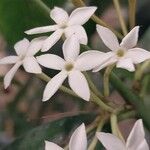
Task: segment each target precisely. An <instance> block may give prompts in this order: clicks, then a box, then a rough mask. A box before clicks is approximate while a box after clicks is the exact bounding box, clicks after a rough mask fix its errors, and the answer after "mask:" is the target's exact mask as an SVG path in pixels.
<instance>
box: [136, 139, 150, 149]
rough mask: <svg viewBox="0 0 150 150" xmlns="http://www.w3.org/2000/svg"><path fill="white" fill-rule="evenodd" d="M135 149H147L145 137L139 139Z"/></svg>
mask: <svg viewBox="0 0 150 150" xmlns="http://www.w3.org/2000/svg"><path fill="white" fill-rule="evenodd" d="M136 150H149V146H148V143H147V141H146V140H145V139H144V140H143V141H141V142H140V144H139V145H138V147H137V149H136Z"/></svg>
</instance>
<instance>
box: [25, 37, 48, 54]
mask: <svg viewBox="0 0 150 150" xmlns="http://www.w3.org/2000/svg"><path fill="white" fill-rule="evenodd" d="M46 38H47V37H46V36H43V37H39V38H35V39H33V40H32V41H31V42H30V45H29V47H28V52H27V56H33V55H35V54H36V53H37V52H38V51H40V49H41V48H42V45H43V42H44V41H45V40H46Z"/></svg>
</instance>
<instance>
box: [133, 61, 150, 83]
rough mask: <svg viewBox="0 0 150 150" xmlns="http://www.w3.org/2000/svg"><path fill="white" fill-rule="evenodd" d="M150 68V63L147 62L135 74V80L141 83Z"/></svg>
mask: <svg viewBox="0 0 150 150" xmlns="http://www.w3.org/2000/svg"><path fill="white" fill-rule="evenodd" d="M149 66H150V61H149V60H147V61H145V62H144V63H143V64H142V65H140V66H139V68H138V69H137V70H136V72H135V80H136V81H140V80H141V79H142V77H143V74H144V72H145V70H146V69H147V68H148V67H149Z"/></svg>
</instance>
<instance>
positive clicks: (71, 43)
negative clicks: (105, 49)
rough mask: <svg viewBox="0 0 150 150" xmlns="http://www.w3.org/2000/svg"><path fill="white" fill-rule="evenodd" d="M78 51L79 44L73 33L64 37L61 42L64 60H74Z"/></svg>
mask: <svg viewBox="0 0 150 150" xmlns="http://www.w3.org/2000/svg"><path fill="white" fill-rule="evenodd" d="M79 52H80V44H79V41H78V39H77V38H76V36H75V35H72V36H71V37H70V38H68V39H66V40H65V42H64V44H63V54H64V58H65V60H66V61H74V60H76V58H77V57H78V55H79Z"/></svg>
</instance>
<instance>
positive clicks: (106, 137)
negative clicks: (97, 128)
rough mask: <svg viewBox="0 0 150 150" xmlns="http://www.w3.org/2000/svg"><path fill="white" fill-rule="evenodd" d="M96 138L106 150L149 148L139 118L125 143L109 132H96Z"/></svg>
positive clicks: (145, 149) (142, 149)
mask: <svg viewBox="0 0 150 150" xmlns="http://www.w3.org/2000/svg"><path fill="white" fill-rule="evenodd" d="M97 138H98V139H99V140H100V141H101V143H102V144H103V145H104V147H105V148H106V149H107V150H149V147H148V144H147V142H146V140H145V133H144V129H143V123H142V120H141V119H139V120H137V121H136V123H135V124H134V126H133V128H132V130H131V132H130V134H129V136H128V138H127V141H126V143H124V142H123V141H122V140H120V139H119V138H118V137H116V136H115V135H113V134H110V133H104V132H97Z"/></svg>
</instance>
